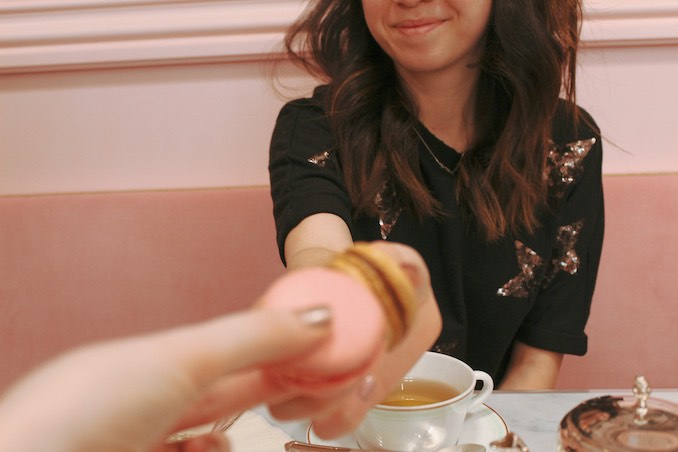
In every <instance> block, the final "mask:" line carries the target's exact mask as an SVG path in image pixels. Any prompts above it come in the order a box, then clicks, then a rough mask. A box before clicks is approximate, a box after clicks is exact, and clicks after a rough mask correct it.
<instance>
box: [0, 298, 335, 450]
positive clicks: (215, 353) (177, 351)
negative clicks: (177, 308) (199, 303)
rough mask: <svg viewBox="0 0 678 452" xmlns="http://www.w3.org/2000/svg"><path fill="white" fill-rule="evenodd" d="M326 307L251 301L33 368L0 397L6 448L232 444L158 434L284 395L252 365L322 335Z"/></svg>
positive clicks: (218, 439) (311, 342) (300, 350)
mask: <svg viewBox="0 0 678 452" xmlns="http://www.w3.org/2000/svg"><path fill="white" fill-rule="evenodd" d="M330 316H331V313H329V311H328V310H326V309H323V308H318V309H315V310H311V311H306V312H301V313H293V312H289V313H285V312H275V313H273V312H269V311H265V310H250V311H246V312H242V313H237V314H232V315H229V316H225V317H222V318H219V319H216V320H213V321H209V322H205V323H201V324H197V325H193V326H188V327H182V328H177V329H175V330H170V331H166V332H162V333H158V334H151V335H148V336H141V337H136V338H130V339H123V340H115V341H111V342H107V343H101V344H95V345H89V346H85V347H82V348H80V349H76V350H74V351H72V352H70V353H67V354H65V355H63V356H61V357H59V358H57V359H55V360H54V361H52V362H50V363H48V364H46V365H44V366H42V367H40V368H39V369H37V370H36V371H35V372H33V373H32V374H30V375H29V376H27V377H26V378H24V379H23V380H21V381H20V382H19V383H18V384H17V385H16V386H15V387H14V388H12V389H10V391H9V392H8V393H7V394H6V395H5V396H4V397H3V399H2V400H0V438H1V440H0V441H1V442H2V449H3V450H11V451H15V452H20V451H34V450H53V451H88V452H89V451H97V452H100V451H110V450H117V451H119V450H154V451H161V450H166V451H170V450H192V451H199V450H228V444H227V442H226V438H225V437H224V436H223V435H221V434H218V435H217V434H214V435H207V436H204V437H196V438H194V439H191V440H189V441H188V442H186V443H184V444H165V443H164V439H165V438H166V437H167V436H168V435H169V434H170V433H172V432H174V431H177V430H179V429H182V428H186V427H190V426H196V425H200V424H202V423H205V422H210V421H214V420H215V419H218V418H220V417H223V416H227V415H231V414H234V413H237V412H239V411H241V410H243V409H246V408H248V407H251V406H254V405H257V404H260V403H262V402H264V401H276V400H280V399H281V398H285V397H289V395H288V394H285V393H284V392H283V391H282V390H281V389H280V388H278V387H275V386H272V385H271V384H270V383H269V382H267V381H266V380H265V379H263V378H262V376H261V374H260V372H259V371H258V370H257V365H259V364H262V363H266V362H270V361H275V360H280V359H284V358H286V357H291V356H294V355H296V354H299V353H303V352H305V351H306V350H308V349H310V348H312V347H313V346H314V345H316V344H318V343H320V342H321V341H322V340H323V339H324V338H325V336H326V335H327V334H328V332H329V325H330V323H331V318H330ZM253 388H255V389H253ZM189 446H190V447H189Z"/></svg>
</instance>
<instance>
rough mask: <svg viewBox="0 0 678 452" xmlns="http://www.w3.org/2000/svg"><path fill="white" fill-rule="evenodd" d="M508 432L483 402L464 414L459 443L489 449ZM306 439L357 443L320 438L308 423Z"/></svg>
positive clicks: (348, 442) (339, 444) (348, 440)
mask: <svg viewBox="0 0 678 452" xmlns="http://www.w3.org/2000/svg"><path fill="white" fill-rule="evenodd" d="M508 432H509V429H508V426H507V425H506V422H505V421H504V419H502V417H501V416H499V414H498V413H497V412H496V411H494V410H493V409H492V408H490V407H489V406H487V405H485V404H483V405H481V406H479V407H478V408H476V409H475V410H473V411H469V412H468V414H467V415H466V420H465V421H464V429H463V430H462V432H461V436H460V437H459V444H463V443H477V444H482V445H483V446H485V447H487V448H488V449H489V447H490V443H491V442H492V441H496V440H498V439H501V438H503V437H504V436H506V435H507V434H508ZM306 441H307V442H309V443H311V444H317V445H319V446H335V447H353V448H358V443H357V442H356V440H355V439H354V438H353V436H351V435H349V436H343V437H341V438H336V439H332V440H325V439H320V438H318V437H317V436H316V434H315V433H314V432H313V429H312V428H311V426H310V425H309V426H308V430H307V431H306Z"/></svg>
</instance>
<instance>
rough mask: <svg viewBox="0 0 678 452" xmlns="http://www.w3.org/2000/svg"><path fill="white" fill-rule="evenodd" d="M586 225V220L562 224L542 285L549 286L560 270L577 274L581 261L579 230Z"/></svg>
mask: <svg viewBox="0 0 678 452" xmlns="http://www.w3.org/2000/svg"><path fill="white" fill-rule="evenodd" d="M582 227H584V220H580V221H577V222H576V223H573V224H570V225H567V226H561V227H560V228H559V229H558V235H557V237H556V248H555V249H554V250H553V259H551V263H550V264H549V266H548V269H547V270H546V277H545V278H544V282H543V284H542V286H544V287H546V286H548V285H549V284H550V283H551V281H553V278H555V276H556V274H557V273H558V272H559V271H564V272H567V273H569V274H570V275H575V274H576V273H577V271H578V270H579V264H580V263H581V261H580V259H579V255H577V250H576V249H575V245H576V244H577V240H578V239H579V232H580V231H581V229H582Z"/></svg>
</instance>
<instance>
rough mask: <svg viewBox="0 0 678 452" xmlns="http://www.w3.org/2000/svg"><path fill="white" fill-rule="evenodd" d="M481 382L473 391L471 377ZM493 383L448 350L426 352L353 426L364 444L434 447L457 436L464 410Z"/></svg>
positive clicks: (396, 447) (488, 391)
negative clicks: (444, 352) (479, 386)
mask: <svg viewBox="0 0 678 452" xmlns="http://www.w3.org/2000/svg"><path fill="white" fill-rule="evenodd" d="M478 381H482V382H483V384H482V388H481V389H480V390H479V391H478V392H477V393H476V392H475V387H476V382H478ZM493 389H494V383H493V381H492V377H490V376H489V375H488V374H487V373H485V372H482V371H478V370H473V369H471V368H470V367H469V366H468V365H467V364H466V363H464V362H463V361H460V360H459V359H457V358H454V357H452V356H448V355H444V354H441V353H435V352H426V353H425V354H424V355H423V356H422V357H421V358H420V359H419V361H417V363H416V364H415V365H414V367H413V368H412V369H411V370H410V371H409V372H408V373H407V375H406V376H405V377H404V378H403V379H402V380H401V382H400V384H399V385H398V386H397V387H396V388H395V389H394V390H393V391H392V392H391V393H390V394H389V395H387V396H386V398H385V399H384V400H383V401H382V402H381V403H379V404H378V405H376V406H375V407H373V408H372V409H371V410H370V411H368V412H367V415H366V416H365V419H364V420H363V421H362V423H361V424H360V425H359V426H358V428H357V429H356V431H355V432H354V436H355V439H356V441H357V442H358V444H359V445H360V447H361V448H363V449H389V450H394V451H403V452H408V451H435V450H437V449H439V448H441V447H446V446H453V445H455V444H456V443H457V441H458V440H459V437H460V435H461V432H462V427H463V423H464V418H465V417H466V413H467V412H468V411H470V410H472V409H473V408H475V407H477V406H479V405H480V404H482V403H483V402H484V401H485V400H487V398H488V397H489V396H490V394H491V393H492V390H493Z"/></svg>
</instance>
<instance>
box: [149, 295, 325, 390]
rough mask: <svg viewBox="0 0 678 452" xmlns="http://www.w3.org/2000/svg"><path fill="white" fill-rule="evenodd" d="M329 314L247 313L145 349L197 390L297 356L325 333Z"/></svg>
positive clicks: (174, 334) (166, 338)
mask: <svg viewBox="0 0 678 452" xmlns="http://www.w3.org/2000/svg"><path fill="white" fill-rule="evenodd" d="M330 323H331V312H329V310H327V309H326V308H323V307H321V306H318V307H315V308H312V309H308V310H304V311H301V312H284V311H275V312H273V311H268V310H265V309H252V310H249V311H245V312H241V313H237V314H231V315H229V316H226V317H222V318H219V319H216V320H213V321H210V322H206V323H202V324H199V325H195V326H191V327H186V328H182V329H180V330H176V331H174V332H171V333H166V334H161V335H158V336H157V337H154V339H153V344H151V345H150V346H149V348H156V349H157V351H158V352H160V353H166V354H169V355H170V357H171V359H172V360H174V362H175V363H176V364H177V365H178V366H180V367H181V369H182V370H183V371H184V372H185V375H186V376H187V378H188V379H189V380H190V381H191V382H193V384H195V386H196V389H197V390H202V389H205V388H206V387H207V386H209V385H211V384H212V383H213V382H215V381H216V380H217V379H218V378H220V377H222V376H224V375H226V374H229V373H233V372H237V371H240V370H243V369H247V368H249V367H251V366H254V365H259V364H263V363H269V362H275V361H279V360H283V359H286V358H289V357H293V356H295V355H299V354H301V353H303V352H305V351H308V350H310V349H311V348H313V347H314V346H316V345H318V344H320V343H321V342H322V340H323V339H325V338H326V337H327V336H328V334H329V332H330Z"/></svg>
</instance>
